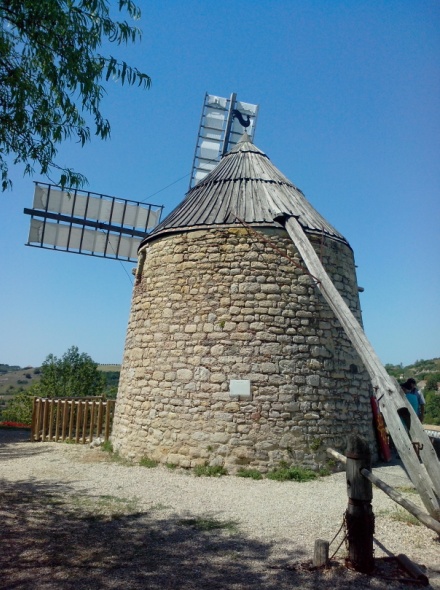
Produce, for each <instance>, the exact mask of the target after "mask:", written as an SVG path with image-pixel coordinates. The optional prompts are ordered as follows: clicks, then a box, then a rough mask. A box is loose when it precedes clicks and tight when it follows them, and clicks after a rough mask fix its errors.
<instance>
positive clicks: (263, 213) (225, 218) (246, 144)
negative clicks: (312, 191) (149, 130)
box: [141, 133, 348, 247]
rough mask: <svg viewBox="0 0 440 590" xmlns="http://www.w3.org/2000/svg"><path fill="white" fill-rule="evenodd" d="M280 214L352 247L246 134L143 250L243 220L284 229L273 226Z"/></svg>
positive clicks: (149, 236) (173, 213) (189, 194)
mask: <svg viewBox="0 0 440 590" xmlns="http://www.w3.org/2000/svg"><path fill="white" fill-rule="evenodd" d="M280 211H282V212H283V213H285V214H286V215H292V216H294V217H296V218H297V219H298V221H299V222H300V224H301V225H302V226H303V228H304V230H305V231H306V232H309V233H319V234H322V233H324V234H326V235H328V236H331V237H332V238H334V239H337V240H339V241H343V242H345V243H347V244H348V242H347V241H346V240H345V238H344V237H343V236H342V235H341V234H340V233H339V232H338V231H336V229H335V228H334V227H333V226H332V225H330V224H329V223H328V222H327V221H326V220H325V219H324V218H323V217H322V216H321V215H320V214H319V213H318V212H317V211H316V210H315V209H314V208H313V207H312V205H311V204H310V203H309V202H308V201H307V199H306V198H305V196H304V195H303V193H302V192H301V190H300V189H298V188H297V187H296V186H295V185H294V184H292V182H290V180H289V179H288V178H286V177H285V176H284V174H282V173H281V172H280V171H279V170H278V168H276V167H275V166H274V165H273V164H272V163H271V161H270V160H269V158H268V157H267V156H266V154H265V153H264V152H262V151H261V150H260V149H258V148H257V147H256V146H255V145H254V144H253V143H252V142H251V141H250V139H249V137H248V135H247V134H246V133H245V134H244V136H243V137H242V138H241V140H240V142H239V143H237V144H236V145H235V146H234V147H233V148H232V150H231V151H230V152H229V153H227V154H226V155H225V156H224V157H223V158H222V160H221V161H220V163H219V164H218V166H216V168H214V170H212V172H210V173H209V174H208V175H207V176H206V177H205V178H204V179H203V180H202V181H200V182H199V183H198V184H197V185H196V186H195V187H194V188H192V189H191V190H190V191H189V192H188V193H187V196H186V198H185V200H184V201H182V202H181V203H180V205H178V206H177V207H176V208H175V209H174V210H173V211H172V212H171V213H170V214H169V215H168V216H167V217H166V218H165V219H164V220H163V221H162V222H161V223H160V224H159V225H158V226H157V227H156V228H155V229H154V230H153V231H152V232H151V233H150V234H149V235H148V236H147V237H146V238H145V239H144V240H143V242H142V244H141V247H142V246H143V245H144V244H145V243H147V242H148V241H150V240H153V239H156V238H157V237H159V236H161V235H164V234H169V233H173V232H182V231H190V230H194V229H202V228H211V227H212V228H213V227H218V226H226V227H231V226H237V225H241V221H240V220H242V221H244V222H245V223H247V224H249V225H252V226H270V227H273V226H275V227H281V225H280V224H279V223H278V222H276V221H274V218H275V217H276V216H277V215H278V214H279V213H280Z"/></svg>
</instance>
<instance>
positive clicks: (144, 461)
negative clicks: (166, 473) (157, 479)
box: [139, 457, 157, 469]
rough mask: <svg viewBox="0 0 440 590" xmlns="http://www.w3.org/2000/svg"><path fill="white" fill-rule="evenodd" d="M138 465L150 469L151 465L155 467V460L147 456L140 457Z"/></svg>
mask: <svg viewBox="0 0 440 590" xmlns="http://www.w3.org/2000/svg"><path fill="white" fill-rule="evenodd" d="M139 465H140V466H141V467H148V468H149V469H151V468H152V467H157V461H154V459H149V458H148V457H142V459H141V460H140V461H139Z"/></svg>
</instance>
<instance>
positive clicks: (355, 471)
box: [345, 436, 374, 573]
mask: <svg viewBox="0 0 440 590" xmlns="http://www.w3.org/2000/svg"><path fill="white" fill-rule="evenodd" d="M346 456H347V473H346V475H347V493H348V508H347V512H346V513H345V518H346V522H347V538H348V563H349V565H350V566H351V567H353V568H354V569H355V570H356V571H358V572H362V573H371V572H372V571H373V569H374V557H373V534H374V514H373V510H372V508H371V500H372V499H373V490H372V485H371V482H370V481H369V480H368V479H367V478H365V477H364V476H363V475H362V474H361V470H362V469H368V470H371V453H370V449H369V448H368V444H367V443H366V442H365V441H364V440H363V439H362V438H361V437H360V436H350V437H349V438H348V444H347V452H346Z"/></svg>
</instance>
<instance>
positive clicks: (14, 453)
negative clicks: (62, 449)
mask: <svg viewBox="0 0 440 590" xmlns="http://www.w3.org/2000/svg"><path fill="white" fill-rule="evenodd" d="M30 437H31V434H30V431H29V430H14V429H7V428H0V461H11V460H14V459H18V458H20V457H30V456H32V455H41V454H42V453H47V449H46V448H44V447H41V446H39V445H38V443H32V442H31V440H30ZM15 443H29V444H28V445H26V447H23V446H22V445H18V446H17V445H16V444H15Z"/></svg>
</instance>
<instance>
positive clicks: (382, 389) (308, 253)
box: [276, 216, 440, 520]
mask: <svg viewBox="0 0 440 590" xmlns="http://www.w3.org/2000/svg"><path fill="white" fill-rule="evenodd" d="M276 219H277V221H280V222H281V223H284V225H285V228H286V230H287V232H288V234H289V236H290V237H291V239H292V241H293V243H294V244H295V246H296V248H297V249H298V251H299V253H300V254H301V257H302V259H303V261H304V263H305V265H306V266H307V269H308V271H309V272H310V273H311V275H312V276H313V278H314V280H315V282H316V286H317V288H318V289H319V290H320V291H321V293H322V294H323V296H324V298H325V300H326V301H327V303H328V305H329V307H330V308H331V309H332V311H333V312H334V314H335V316H336V317H337V319H338V320H339V322H340V323H341V326H342V327H343V329H344V331H345V333H346V334H347V337H348V338H349V339H350V341H351V343H352V345H353V347H354V348H355V350H356V352H357V353H358V354H359V357H360V358H361V360H362V362H363V364H364V366H365V368H366V369H367V371H368V373H369V375H370V377H371V380H372V383H373V387H374V389H375V391H376V398H377V400H378V402H379V408H380V411H381V412H382V414H383V416H384V419H385V422H386V424H387V426H388V430H389V431H390V434H391V436H392V437H393V441H394V444H395V445H396V448H397V450H398V451H399V454H400V456H401V458H402V461H403V463H404V465H405V468H406V470H407V472H408V474H409V477H410V479H411V481H412V482H413V484H414V486H415V487H416V489H417V491H418V492H419V494H420V497H421V498H422V501H423V503H424V505H425V506H426V509H427V510H428V512H429V513H430V514H431V516H433V517H434V518H436V519H437V520H440V463H439V461H438V459H437V455H436V452H435V450H434V448H433V446H432V444H431V441H430V440H429V437H428V436H427V434H426V433H425V431H424V429H423V427H422V425H421V424H420V422H418V419H417V417H416V414H415V412H414V410H413V409H412V407H411V405H410V404H409V403H408V401H407V400H406V398H405V397H404V396H402V395H401V394H400V391H399V388H398V386H397V384H396V382H395V381H394V380H393V379H392V378H391V377H390V376H389V375H388V373H387V371H386V369H385V367H384V366H383V365H382V363H381V362H380V360H379V358H378V356H377V355H376V353H375V352H374V350H373V347H372V346H371V344H370V342H369V341H368V339H367V337H366V335H365V333H364V331H363V329H362V327H361V326H360V324H359V322H358V321H357V319H356V318H355V316H354V315H353V313H352V311H351V310H350V308H349V307H348V305H347V304H346V303H345V301H344V300H343V298H342V296H341V295H340V293H339V291H338V290H337V289H336V287H335V286H334V284H333V282H332V280H331V279H330V277H329V276H328V274H327V272H326V270H325V268H324V267H323V265H322V263H321V261H320V260H319V258H318V256H317V254H316V252H315V250H314V248H313V246H312V244H311V243H310V240H309V239H308V237H307V235H306V234H305V232H304V230H303V228H302V227H301V225H300V223H299V222H298V221H297V219H295V217H288V218H286V217H284V219H283V218H282V216H281V217H276ZM403 407H407V408H408V411H409V412H410V414H411V418H412V419H411V423H412V428H413V431H412V433H411V431H410V435H411V439H410V437H409V436H408V433H407V432H406V430H405V428H404V426H403V424H402V422H401V420H400V416H399V415H398V413H397V410H398V409H400V408H403ZM413 442H418V443H419V444H420V445H421V447H422V448H421V451H420V459H421V460H422V462H423V465H421V464H420V460H419V457H418V455H417V453H416V452H415V450H414V447H413ZM425 468H426V469H425Z"/></svg>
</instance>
